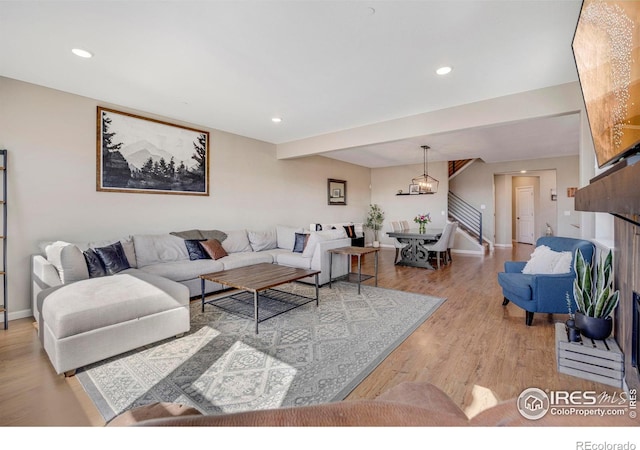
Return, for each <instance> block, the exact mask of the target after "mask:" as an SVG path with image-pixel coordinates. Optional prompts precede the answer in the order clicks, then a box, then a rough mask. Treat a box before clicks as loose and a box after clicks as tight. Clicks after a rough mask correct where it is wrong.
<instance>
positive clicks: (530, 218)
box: [516, 186, 535, 244]
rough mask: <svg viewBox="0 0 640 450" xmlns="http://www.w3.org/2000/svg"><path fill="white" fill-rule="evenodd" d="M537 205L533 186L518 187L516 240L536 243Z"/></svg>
mask: <svg viewBox="0 0 640 450" xmlns="http://www.w3.org/2000/svg"><path fill="white" fill-rule="evenodd" d="M534 223H535V207H534V201H533V186H521V187H517V188H516V241H517V242H522V243H523V244H533V243H534V228H535V225H534Z"/></svg>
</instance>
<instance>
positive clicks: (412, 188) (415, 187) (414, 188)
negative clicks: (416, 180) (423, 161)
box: [409, 184, 420, 195]
mask: <svg viewBox="0 0 640 450" xmlns="http://www.w3.org/2000/svg"><path fill="white" fill-rule="evenodd" d="M419 193H420V185H419V184H410V185H409V194H410V195H416V194H419Z"/></svg>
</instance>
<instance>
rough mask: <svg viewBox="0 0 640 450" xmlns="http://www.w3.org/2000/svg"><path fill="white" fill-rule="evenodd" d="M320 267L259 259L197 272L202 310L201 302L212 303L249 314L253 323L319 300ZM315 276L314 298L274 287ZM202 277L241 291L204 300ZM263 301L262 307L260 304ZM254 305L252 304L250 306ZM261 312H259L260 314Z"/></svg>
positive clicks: (222, 307) (203, 280)
mask: <svg viewBox="0 0 640 450" xmlns="http://www.w3.org/2000/svg"><path fill="white" fill-rule="evenodd" d="M319 273H320V271H319V270H307V269H299V268H296V267H287V266H279V265H277V264H269V263H260V264H254V265H251V266H246V267H239V268H237V269H229V270H223V271H221V272H213V273H206V274H203V275H200V280H201V286H202V311H203V312H204V305H205V304H209V305H214V306H217V307H219V308H221V309H224V310H226V311H229V312H231V313H235V314H239V315H243V316H248V317H252V318H253V319H254V321H255V324H256V334H257V333H258V323H260V322H263V321H265V320H267V319H270V318H272V317H275V316H277V315H280V314H282V313H285V312H287V311H291V310H292V309H294V308H298V307H299V306H302V305H306V304H307V303H310V302H312V301H314V300H315V302H316V306H318V304H319V296H318V274H319ZM310 276H315V294H316V295H315V298H311V297H305V296H302V295H298V294H293V293H290V292H285V291H282V290H278V289H274V288H275V287H276V286H280V285H283V284H287V283H290V282H292V281H296V280H300V279H302V278H307V277H310ZM205 281H213V282H215V283H220V284H222V285H223V286H227V287H230V288H235V289H237V290H239V291H240V292H233V293H231V294H229V295H227V296H223V297H216V298H215V299H213V300H205V297H206V296H205V289H204V287H205ZM261 301H262V302H263V306H264V308H263V310H262V311H260V308H259V304H260V302H261ZM251 307H253V308H251ZM260 312H261V313H262V314H260Z"/></svg>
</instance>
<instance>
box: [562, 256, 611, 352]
mask: <svg viewBox="0 0 640 450" xmlns="http://www.w3.org/2000/svg"><path fill="white" fill-rule="evenodd" d="M612 262H613V255H612V252H611V250H609V253H608V254H607V256H606V257H605V258H604V259H600V261H598V262H597V264H596V267H595V270H594V268H593V265H592V264H589V263H587V262H586V261H585V260H584V257H583V256H582V253H581V252H580V250H578V251H577V252H576V256H575V260H574V267H575V271H576V278H575V280H574V282H573V296H574V298H575V300H576V305H577V310H576V316H575V324H576V327H578V328H579V329H580V332H581V333H582V335H583V336H585V337H588V338H591V339H606V338H607V337H609V335H610V334H611V330H612V329H613V319H612V318H611V314H612V313H613V310H614V309H615V308H616V306H618V301H619V295H620V292H619V291H618V290H614V289H613V267H612V266H613V264H612Z"/></svg>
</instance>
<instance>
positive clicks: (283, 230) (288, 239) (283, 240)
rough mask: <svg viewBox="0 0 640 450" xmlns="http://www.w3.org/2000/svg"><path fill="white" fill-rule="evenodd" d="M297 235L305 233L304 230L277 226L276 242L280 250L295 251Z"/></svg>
mask: <svg viewBox="0 0 640 450" xmlns="http://www.w3.org/2000/svg"><path fill="white" fill-rule="evenodd" d="M296 233H304V229H303V228H293V227H288V226H286V225H278V226H276V241H277V245H278V248H284V249H286V250H289V251H293V247H294V245H295V244H296Z"/></svg>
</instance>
